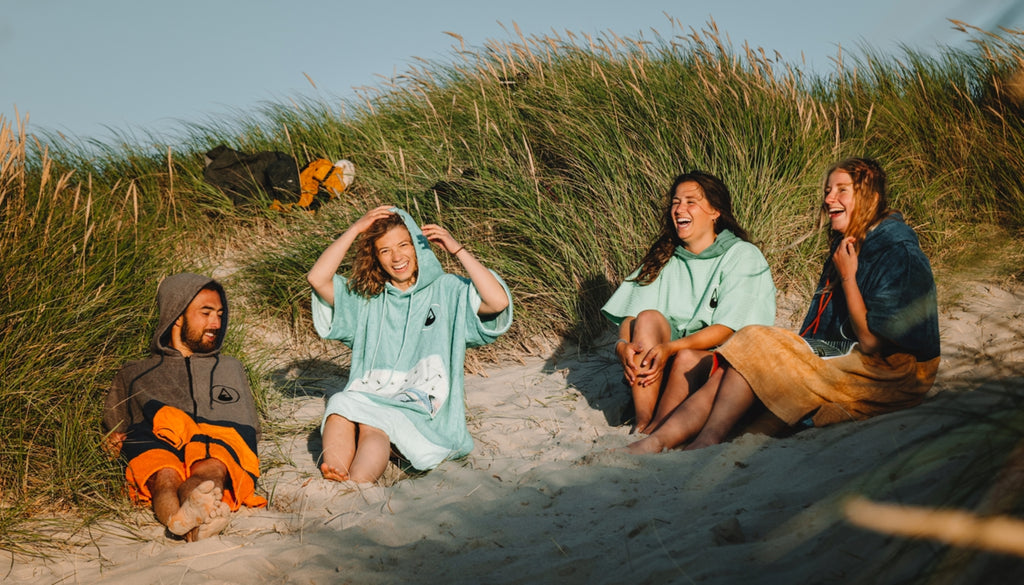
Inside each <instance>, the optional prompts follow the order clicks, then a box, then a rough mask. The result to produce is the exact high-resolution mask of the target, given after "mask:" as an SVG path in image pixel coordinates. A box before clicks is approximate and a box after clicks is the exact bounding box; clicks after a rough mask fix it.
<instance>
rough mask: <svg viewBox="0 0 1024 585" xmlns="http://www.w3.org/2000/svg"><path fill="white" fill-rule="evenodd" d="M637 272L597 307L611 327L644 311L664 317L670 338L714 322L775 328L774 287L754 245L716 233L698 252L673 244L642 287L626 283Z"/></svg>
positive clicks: (734, 327)
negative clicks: (667, 323) (662, 264)
mask: <svg viewBox="0 0 1024 585" xmlns="http://www.w3.org/2000/svg"><path fill="white" fill-rule="evenodd" d="M639 272H640V271H639V269H637V270H636V271H634V272H633V273H632V274H630V275H629V277H628V278H627V279H626V280H625V281H623V283H622V284H621V285H619V288H618V289H616V290H615V292H614V293H613V294H612V296H611V298H610V299H608V302H606V303H605V304H604V306H603V307H601V313H603V314H604V316H605V317H607V318H608V320H610V321H611V322H612V323H615V324H616V325H620V324H621V323H622V321H623V320H624V319H625V318H626V317H635V316H636V315H637V313H639V312H640V311H644V310H648V309H654V310H657V311H659V312H661V314H662V315H664V316H665V318H666V319H668V322H669V325H670V326H671V327H672V339H673V340H675V339H680V338H682V337H686V336H687V335H691V334H693V333H695V332H697V331H700V330H701V329H704V328H705V327H707V326H709V325H715V324H718V325H725V326H726V327H728V328H730V329H732V330H733V331H738V330H739V329H740V328H742V327H745V326H747V325H774V324H775V284H774V283H773V282H772V273H771V270H770V269H769V268H768V262H767V261H766V260H765V259H764V255H763V254H761V250H759V249H758V248H757V246H755V245H753V244H751V243H749V242H744V241H743V240H741V239H740V238H739V237H737V236H736V235H735V234H733V233H732V232H731V231H729V230H722V232H721V233H720V234H718V236H717V237H716V238H715V241H714V243H712V244H711V245H710V246H708V247H707V248H706V249H705V250H704V251H702V252H701V253H700V254H693V253H692V252H689V251H688V250H686V249H685V248H683V247H682V246H676V249H675V252H674V253H673V255H672V257H671V258H669V260H668V262H666V263H665V266H664V267H662V269H661V272H660V273H659V274H658V276H657V278H655V279H654V282H652V283H650V284H648V285H640V284H638V283H637V282H636V281H634V280H632V279H634V278H636V275H637V274H638V273H639Z"/></svg>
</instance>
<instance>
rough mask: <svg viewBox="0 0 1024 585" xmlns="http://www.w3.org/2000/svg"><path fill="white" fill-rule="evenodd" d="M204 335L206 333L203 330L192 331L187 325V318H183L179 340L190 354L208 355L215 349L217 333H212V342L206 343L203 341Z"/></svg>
mask: <svg viewBox="0 0 1024 585" xmlns="http://www.w3.org/2000/svg"><path fill="white" fill-rule="evenodd" d="M204 333H206V330H205V329H193V328H192V327H191V326H190V325H189V322H188V318H187V317H186V318H185V320H184V322H183V323H182V327H181V338H182V339H181V340H182V342H183V343H184V344H185V347H187V348H189V349H190V350H192V353H210V352H211V351H213V350H215V349H217V337H219V335H218V334H219V331H216V330H214V331H213V333H214V339H213V341H207V340H206V339H204V338H203V334H204Z"/></svg>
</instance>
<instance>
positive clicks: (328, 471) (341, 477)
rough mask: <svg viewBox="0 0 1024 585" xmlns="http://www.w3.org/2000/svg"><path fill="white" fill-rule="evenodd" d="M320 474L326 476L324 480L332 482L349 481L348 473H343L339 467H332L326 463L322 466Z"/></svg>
mask: <svg viewBox="0 0 1024 585" xmlns="http://www.w3.org/2000/svg"><path fill="white" fill-rule="evenodd" d="M320 473H322V474H323V475H324V479H329V480H331V481H348V472H347V471H342V470H340V469H338V468H337V467H332V466H330V465H328V464H326V463H321V464H320Z"/></svg>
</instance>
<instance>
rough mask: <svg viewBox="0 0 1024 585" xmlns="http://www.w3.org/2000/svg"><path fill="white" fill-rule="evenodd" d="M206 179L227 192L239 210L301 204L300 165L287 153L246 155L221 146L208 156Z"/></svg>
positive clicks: (204, 174) (204, 171)
mask: <svg viewBox="0 0 1024 585" xmlns="http://www.w3.org/2000/svg"><path fill="white" fill-rule="evenodd" d="M203 178H205V179H206V181H207V182H208V183H210V184H211V185H214V186H216V187H218V188H220V190H221V191H224V193H225V194H226V195H227V196H228V197H230V198H231V202H232V203H234V204H235V205H236V206H238V205H254V204H255V205H261V206H262V205H266V201H268V200H274V199H280V200H282V201H285V200H287V201H291V200H298V198H299V194H300V193H301V189H300V188H299V165H298V164H297V163H296V162H295V159H294V158H293V157H292V156H291V155H289V154H287V153H284V152H277V151H269V150H265V151H260V152H256V153H253V154H246V153H244V152H239V151H237V150H234V149H232V148H228V147H227V146H225V145H223V144H221V145H220V146H217V147H216V148H214V149H213V150H211V151H209V152H207V153H206V167H205V168H204V169H203ZM260 191H262V192H263V193H265V194H266V195H265V197H261V194H260Z"/></svg>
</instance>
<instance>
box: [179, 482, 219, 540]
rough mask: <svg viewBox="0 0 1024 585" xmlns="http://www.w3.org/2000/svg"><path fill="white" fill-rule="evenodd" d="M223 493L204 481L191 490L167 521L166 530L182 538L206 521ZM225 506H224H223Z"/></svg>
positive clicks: (212, 484)
mask: <svg viewBox="0 0 1024 585" xmlns="http://www.w3.org/2000/svg"><path fill="white" fill-rule="evenodd" d="M222 496H223V493H222V492H221V490H220V488H218V487H216V485H215V484H214V483H213V482H212V481H210V480H207V481H204V482H203V483H201V484H199V485H197V486H196V488H195V489H194V490H192V491H191V492H190V493H189V494H188V497H187V498H185V501H184V502H182V503H181V507H179V508H178V511H177V512H175V513H174V514H173V515H172V516H171V517H170V518H168V520H167V529H168V530H170V531H171V532H172V533H174V534H177V535H178V536H183V535H185V534H187V533H188V532H189V531H191V530H192V529H193V528H195V527H197V526H199V525H200V524H202V523H203V522H205V521H206V519H207V518H209V517H210V515H211V514H212V513H213V512H214V511H215V510H216V509H217V507H218V504H224V503H223V502H221V501H220V499H221V497H222ZM225 505H226V504H225Z"/></svg>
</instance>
